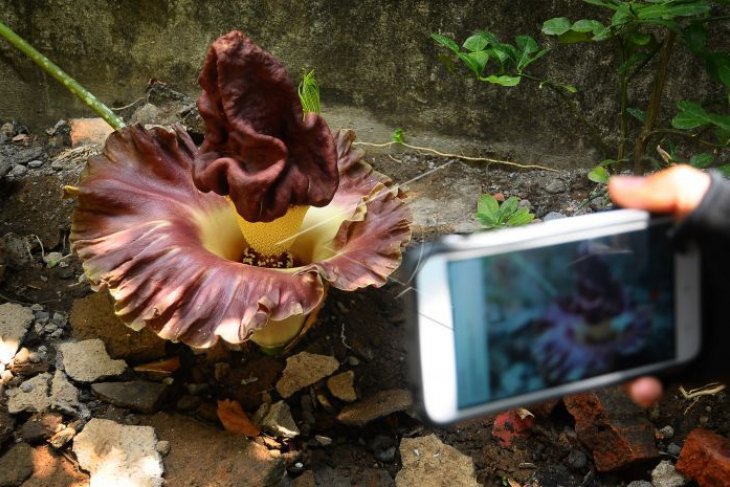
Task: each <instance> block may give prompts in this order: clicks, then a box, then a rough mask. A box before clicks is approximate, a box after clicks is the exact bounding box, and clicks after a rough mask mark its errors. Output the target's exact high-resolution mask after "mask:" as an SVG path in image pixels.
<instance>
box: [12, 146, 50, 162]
mask: <svg viewBox="0 0 730 487" xmlns="http://www.w3.org/2000/svg"><path fill="white" fill-rule="evenodd" d="M42 157H43V148H42V147H31V148H29V149H23V150H21V151H19V152H17V153H16V154H15V155H13V156H12V158H11V161H12V162H13V163H14V164H23V165H24V164H27V163H28V162H29V161H33V160H36V159H40V158H42Z"/></svg>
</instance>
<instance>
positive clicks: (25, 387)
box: [20, 381, 33, 393]
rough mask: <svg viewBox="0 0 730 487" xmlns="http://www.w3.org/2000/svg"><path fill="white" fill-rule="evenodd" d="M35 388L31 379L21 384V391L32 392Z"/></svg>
mask: <svg viewBox="0 0 730 487" xmlns="http://www.w3.org/2000/svg"><path fill="white" fill-rule="evenodd" d="M32 390H33V383H32V382H31V381H25V382H23V383H22V384H20V391H21V392H26V393H27V392H30V391H32Z"/></svg>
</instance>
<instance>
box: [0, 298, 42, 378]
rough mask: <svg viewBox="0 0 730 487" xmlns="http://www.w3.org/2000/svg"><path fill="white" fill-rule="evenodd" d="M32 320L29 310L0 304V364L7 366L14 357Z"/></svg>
mask: <svg viewBox="0 0 730 487" xmlns="http://www.w3.org/2000/svg"><path fill="white" fill-rule="evenodd" d="M33 318H34V316H33V311H32V310H30V308H26V307H24V306H21V305H19V304H15V303H5V304H0V363H3V364H7V363H9V362H10V360H11V359H12V358H13V357H14V356H15V353H16V352H17V351H18V348H19V347H20V343H21V342H22V341H23V338H24V337H25V333H26V332H27V331H28V327H29V326H30V324H31V323H32V322H33Z"/></svg>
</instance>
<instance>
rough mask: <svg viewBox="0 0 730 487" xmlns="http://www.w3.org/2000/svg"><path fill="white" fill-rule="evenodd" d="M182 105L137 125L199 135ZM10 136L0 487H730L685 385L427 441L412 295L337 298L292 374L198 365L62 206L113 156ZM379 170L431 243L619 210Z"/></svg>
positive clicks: (569, 178) (580, 399)
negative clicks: (89, 164)
mask: <svg viewBox="0 0 730 487" xmlns="http://www.w3.org/2000/svg"><path fill="white" fill-rule="evenodd" d="M147 101H154V100H149V99H148V100H147ZM168 101H169V100H168ZM176 102H177V103H181V105H178V108H176V109H170V108H169V105H164V104H145V103H144V101H143V102H141V103H140V104H138V105H137V106H135V107H133V108H134V114H132V115H131V116H133V117H137V119H138V120H139V121H142V122H162V123H169V118H170V117H172V118H173V119H174V118H175V117H177V118H178V119H179V118H184V117H188V116H189V115H190V113H189V103H188V102H187V101H185V100H177V101H176ZM180 106H182V108H180ZM186 107H187V108H186ZM145 117H146V118H145ZM165 117H168V118H165ZM2 122H3V121H0V125H2V128H0V195H1V198H2V199H1V200H0V201H1V206H0V237H2V238H1V240H0V486H6V485H7V486H15V485H23V486H54V487H55V486H85V485H100V486H101V485H103V486H113V485H125V486H158V485H163V484H164V485H170V486H201V487H202V486H239V485H240V486H249V485H250V486H261V485H271V486H278V485H282V486H300V487H301V486H313V485H327V486H345V485H373V486H388V485H397V486H399V487H405V486H412V485H422V486H424V487H426V486H452V485H454V486H456V485H463V486H469V485H488V486H500V485H509V486H512V487H514V486H526V485H527V486H533V487H537V486H543V487H548V486H558V485H560V486H572V487H578V486H581V487H587V486H624V485H629V486H631V487H648V486H652V485H653V486H654V487H670V486H682V485H694V484H693V482H699V483H700V485H730V481H729V480H728V479H730V454H729V453H728V452H729V451H730V450H729V449H728V443H727V440H726V439H725V438H726V437H727V435H728V433H730V405H729V404H728V398H727V395H726V394H725V393H724V392H721V391H720V392H717V391H715V390H709V391H705V393H704V394H698V395H696V396H695V397H690V398H686V397H684V396H683V395H682V394H681V393H680V391H679V389H678V386H679V384H675V385H674V386H672V387H670V390H669V391H668V393H667V394H666V397H665V399H664V400H663V401H662V402H661V403H660V404H659V405H658V406H657V407H655V408H652V409H651V410H649V411H642V410H640V409H638V408H637V407H635V406H634V405H633V404H632V403H631V402H630V401H629V400H628V399H627V398H626V396H625V395H624V394H623V393H622V392H621V390H620V389H609V390H604V391H598V392H595V393H589V394H581V395H577V396H572V397H569V398H565V399H563V400H562V401H552V402H550V403H546V404H542V405H538V406H535V407H530V408H529V411H527V410H517V411H511V412H507V413H505V414H502V415H499V416H496V417H488V418H482V419H479V420H474V421H470V422H467V423H463V424H459V425H455V426H452V427H449V428H434V427H430V426H428V425H426V424H424V423H423V422H422V421H421V420H420V419H419V417H418V415H417V414H416V413H415V412H414V408H413V404H412V403H413V399H412V397H411V394H410V392H409V390H408V382H407V371H406V360H407V354H408V351H409V348H410V347H411V344H410V342H409V341H408V338H407V337H408V335H407V330H406V329H405V327H406V324H405V317H404V314H403V313H404V311H403V309H402V306H401V303H400V301H399V299H398V296H399V294H401V293H402V292H403V291H404V290H405V289H406V288H407V284H408V283H407V282H404V281H403V279H406V278H407V277H404V276H400V277H398V276H396V277H395V278H394V279H393V281H392V282H390V283H389V284H387V285H386V286H385V287H383V288H381V289H366V290H363V291H359V292H354V293H343V292H338V291H336V290H335V291H332V292H331V293H330V296H329V297H328V300H327V304H326V305H325V307H324V308H323V309H322V310H321V312H320V314H319V317H318V320H317V324H316V326H314V327H313V329H312V330H311V331H310V333H309V334H308V335H307V336H306V338H305V339H304V340H303V341H302V342H300V343H299V344H298V345H297V346H296V348H295V349H294V350H293V351H292V352H291V353H290V354H289V355H287V356H280V357H271V356H267V355H264V354H262V353H260V352H259V351H258V350H257V349H256V348H255V347H244V348H243V349H242V350H230V349H227V348H225V347H223V346H220V347H216V348H214V349H212V350H207V351H192V350H190V349H189V348H187V347H184V346H181V345H178V344H173V343H169V342H164V341H162V340H160V339H158V338H157V337H156V336H155V335H154V334H152V333H150V332H147V331H145V330H143V331H142V332H139V333H137V332H134V331H132V330H130V329H128V328H126V327H125V326H124V325H123V324H122V323H120V322H119V321H118V320H117V319H116V318H115V317H114V315H113V312H112V309H111V302H110V298H109V297H108V296H107V295H105V294H96V293H93V292H92V291H91V290H90V289H89V286H88V283H87V282H86V280H85V279H84V277H83V273H82V271H81V268H80V264H79V262H78V260H77V259H76V257H75V256H74V255H73V254H71V252H70V249H69V243H68V231H69V216H70V212H71V210H72V205H73V203H72V202H71V201H68V200H62V199H61V187H62V185H63V184H69V183H73V182H74V181H76V180H77V178H78V177H79V174H80V172H81V170H82V169H83V165H84V163H85V160H86V158H87V157H88V155H89V154H91V153H93V152H94V151H96V150H98V149H99V147H98V146H95V145H94V144H93V143H92V142H89V143H86V142H84V141H83V140H81V136H80V135H79V134H80V132H79V134H75V133H73V132H74V129H73V124H67V123H65V122H59V124H57V125H56V127H53V128H50V129H49V130H48V131H46V133H37V134H30V133H27V131H26V130H25V129H24V128H23V127H22V126H21V125H20V124H18V123H14V122H7V121H6V122H7V123H4V124H2ZM187 122H189V124H190V125H194V121H193V122H190V120H187ZM90 140H91V141H93V140H94V137H91V139H90ZM72 144H73V147H72ZM367 159H368V160H369V162H371V163H372V164H373V165H374V166H375V167H376V168H377V169H379V170H380V171H382V172H384V173H386V174H389V175H390V176H391V177H393V178H394V179H395V180H396V181H398V182H404V183H407V184H406V186H407V187H408V189H409V191H410V195H411V199H412V204H413V211H414V215H415V220H416V221H415V227H414V229H415V240H416V241H417V240H420V239H428V238H432V237H433V236H434V235H436V234H439V233H444V232H452V231H470V230H475V229H477V228H478V225H477V223H476V221H475V220H474V218H473V213H474V208H473V207H474V202H475V200H476V198H477V197H478V195H479V194H481V193H484V192H489V193H492V194H495V193H501V194H502V195H504V196H510V195H515V196H518V197H519V198H520V199H521V200H523V203H522V204H523V205H529V207H530V208H531V209H532V211H533V212H535V213H536V215H537V216H538V217H541V218H554V217H559V216H569V215H573V214H577V213H582V212H588V211H593V209H594V208H595V207H596V206H603V205H605V204H606V201H605V200H604V199H601V198H600V197H599V198H597V199H592V200H591V199H590V198H591V197H592V196H595V194H593V189H594V186H593V184H592V183H590V182H588V181H587V180H586V179H585V176H584V174H583V173H581V172H580V171H573V172H569V171H563V172H547V171H518V170H511V168H504V167H500V166H497V165H492V166H485V165H484V164H483V163H465V162H463V161H460V160H458V159H449V158H441V157H433V156H427V155H422V154H417V153H411V152H401V151H397V150H393V151H385V152H379V153H372V154H369V155H368V158H367ZM699 427H701V428H700V429H698V428H699ZM678 470H680V471H681V472H682V473H683V474H684V475H682V474H680V473H679V472H678ZM691 478H694V479H695V480H691ZM717 479H720V480H717ZM718 482H719V483H718Z"/></svg>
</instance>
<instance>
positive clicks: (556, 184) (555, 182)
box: [545, 178, 568, 194]
mask: <svg viewBox="0 0 730 487" xmlns="http://www.w3.org/2000/svg"><path fill="white" fill-rule="evenodd" d="M567 190H568V186H567V184H565V181H563V180H562V179H559V178H552V179H551V180H550V182H548V183H547V184H546V185H545V191H547V192H548V193H550V194H558V193H565V192H566V191H567Z"/></svg>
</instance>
